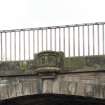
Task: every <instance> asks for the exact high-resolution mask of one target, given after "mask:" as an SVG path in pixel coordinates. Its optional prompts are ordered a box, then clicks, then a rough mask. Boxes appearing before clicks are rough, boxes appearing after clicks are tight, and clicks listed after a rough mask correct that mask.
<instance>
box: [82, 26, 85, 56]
mask: <svg viewBox="0 0 105 105" xmlns="http://www.w3.org/2000/svg"><path fill="white" fill-rule="evenodd" d="M82 31H83V32H82V34H83V56H85V45H84V44H85V43H84V26H83V27H82Z"/></svg>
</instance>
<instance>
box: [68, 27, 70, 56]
mask: <svg viewBox="0 0 105 105" xmlns="http://www.w3.org/2000/svg"><path fill="white" fill-rule="evenodd" d="M68 48H69V57H70V27H68Z"/></svg>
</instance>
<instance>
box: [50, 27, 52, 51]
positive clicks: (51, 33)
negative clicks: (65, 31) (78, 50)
mask: <svg viewBox="0 0 105 105" xmlns="http://www.w3.org/2000/svg"><path fill="white" fill-rule="evenodd" d="M50 50H52V29H50Z"/></svg>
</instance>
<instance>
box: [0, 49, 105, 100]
mask: <svg viewBox="0 0 105 105" xmlns="http://www.w3.org/2000/svg"><path fill="white" fill-rule="evenodd" d="M35 93H58V94H72V95H81V96H91V97H97V98H105V56H104V55H102V56H101V55H100V56H87V57H71V58H66V57H64V53H63V52H54V51H46V52H41V53H39V54H37V55H35V59H34V60H31V61H15V62H1V63H0V99H5V98H10V97H16V96H21V95H26V94H35Z"/></svg>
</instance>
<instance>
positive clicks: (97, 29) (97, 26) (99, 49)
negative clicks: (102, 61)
mask: <svg viewBox="0 0 105 105" xmlns="http://www.w3.org/2000/svg"><path fill="white" fill-rule="evenodd" d="M97 34H98V35H97V38H98V39H97V41H98V43H97V45H98V55H99V54H100V52H99V50H100V44H99V25H97Z"/></svg>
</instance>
